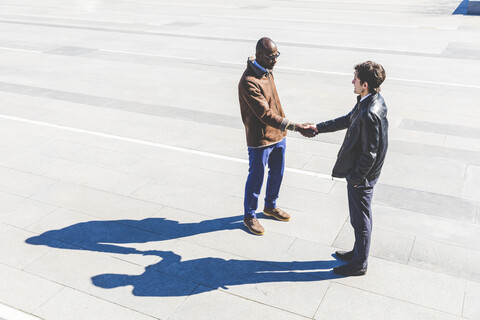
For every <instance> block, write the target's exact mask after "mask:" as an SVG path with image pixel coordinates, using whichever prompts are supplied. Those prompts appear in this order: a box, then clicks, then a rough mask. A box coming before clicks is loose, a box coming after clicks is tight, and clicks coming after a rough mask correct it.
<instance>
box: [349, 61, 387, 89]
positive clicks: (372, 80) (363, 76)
mask: <svg viewBox="0 0 480 320" xmlns="http://www.w3.org/2000/svg"><path fill="white" fill-rule="evenodd" d="M355 74H356V75H357V77H358V79H360V82H361V83H364V82H367V83H368V90H369V91H370V93H378V92H380V85H381V84H382V83H383V81H385V77H386V74H385V69H383V67H382V65H381V64H378V63H375V62H373V61H365V62H362V63H359V64H357V65H356V66H355Z"/></svg>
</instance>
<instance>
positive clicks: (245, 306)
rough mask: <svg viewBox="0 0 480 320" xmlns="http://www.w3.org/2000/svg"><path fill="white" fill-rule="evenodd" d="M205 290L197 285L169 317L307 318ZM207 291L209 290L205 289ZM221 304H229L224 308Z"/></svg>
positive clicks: (295, 319) (233, 296) (222, 293)
mask: <svg viewBox="0 0 480 320" xmlns="http://www.w3.org/2000/svg"><path fill="white" fill-rule="evenodd" d="M203 291H205V288H204V287H203V286H199V287H198V288H197V289H196V290H195V292H193V294H192V295H191V296H190V297H188V299H187V300H186V301H185V303H184V304H182V305H181V306H180V308H178V309H177V310H176V311H175V313H173V314H172V315H171V317H170V319H178V320H180V319H189V318H195V319H205V320H206V319H211V318H212V317H214V318H215V319H257V318H260V319H285V320H287V319H288V320H290V319H292V320H297V319H298V320H300V319H308V318H306V317H302V316H300V315H296V314H292V313H290V312H287V311H284V310H281V309H277V308H272V307H270V306H268V305H265V304H260V303H257V302H255V301H251V300H247V299H243V298H240V297H237V296H235V295H231V294H228V293H224V292H222V291H210V292H206V293H202V294H195V293H197V292H198V293H200V292H203ZM207 291H209V290H207ZM223 306H229V307H228V308H225V307H223Z"/></svg>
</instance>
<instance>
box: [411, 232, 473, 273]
mask: <svg viewBox="0 0 480 320" xmlns="http://www.w3.org/2000/svg"><path fill="white" fill-rule="evenodd" d="M479 262H480V252H479V251H476V250H471V249H467V248H461V247H457V246H452V245H450V244H448V243H442V242H437V241H431V240H427V239H422V238H419V237H417V238H416V239H415V244H414V245H413V249H412V255H411V257H410V261H409V262H408V264H409V265H412V266H417V267H421V268H422V269H430V270H433V271H437V272H441V273H446V274H451V275H453V276H456V277H460V278H465V279H470V280H473V281H480V270H479V269H478V263H479Z"/></svg>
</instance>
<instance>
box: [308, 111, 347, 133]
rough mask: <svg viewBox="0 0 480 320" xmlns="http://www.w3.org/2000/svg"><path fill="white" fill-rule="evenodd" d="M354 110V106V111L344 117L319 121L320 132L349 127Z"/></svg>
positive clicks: (318, 128)
mask: <svg viewBox="0 0 480 320" xmlns="http://www.w3.org/2000/svg"><path fill="white" fill-rule="evenodd" d="M353 110H355V108H353V109H352V111H350V112H349V113H348V114H346V115H344V116H342V117H339V118H336V119H333V120H328V121H325V122H320V123H318V124H317V130H318V133H323V132H334V131H338V130H343V129H347V128H348V126H349V125H350V117H351V115H352V113H353Z"/></svg>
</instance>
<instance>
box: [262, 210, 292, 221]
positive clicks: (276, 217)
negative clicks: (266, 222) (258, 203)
mask: <svg viewBox="0 0 480 320" xmlns="http://www.w3.org/2000/svg"><path fill="white" fill-rule="evenodd" d="M263 214H264V215H266V216H269V217H273V218H275V219H277V220H280V221H290V218H286V219H283V218H280V217H278V216H276V215H274V214H270V213H266V212H265V211H263Z"/></svg>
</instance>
